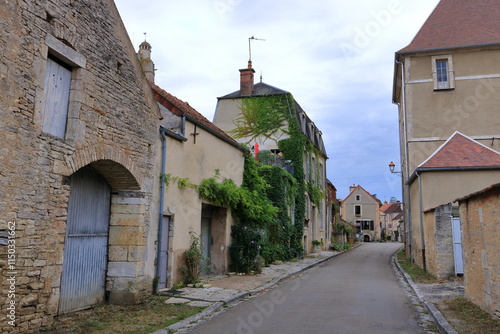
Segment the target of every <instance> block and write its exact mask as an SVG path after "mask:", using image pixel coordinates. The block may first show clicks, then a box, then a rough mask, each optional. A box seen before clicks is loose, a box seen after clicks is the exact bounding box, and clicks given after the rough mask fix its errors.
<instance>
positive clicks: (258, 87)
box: [218, 82, 289, 99]
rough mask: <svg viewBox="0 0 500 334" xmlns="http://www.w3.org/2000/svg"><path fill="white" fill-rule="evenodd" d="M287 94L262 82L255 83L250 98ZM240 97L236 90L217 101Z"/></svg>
mask: <svg viewBox="0 0 500 334" xmlns="http://www.w3.org/2000/svg"><path fill="white" fill-rule="evenodd" d="M288 93H289V92H287V91H285V90H282V89H279V88H276V87H274V86H271V85H268V84H266V83H263V82H259V83H256V84H255V85H253V92H252V95H251V96H261V95H281V94H288ZM240 97H241V95H240V91H239V90H237V91H235V92H232V93H230V94H227V95H224V96H221V97H219V98H218V99H239V98H240Z"/></svg>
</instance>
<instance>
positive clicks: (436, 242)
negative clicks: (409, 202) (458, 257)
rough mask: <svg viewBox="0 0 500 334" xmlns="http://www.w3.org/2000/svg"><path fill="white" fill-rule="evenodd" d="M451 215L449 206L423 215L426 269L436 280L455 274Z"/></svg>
mask: <svg viewBox="0 0 500 334" xmlns="http://www.w3.org/2000/svg"><path fill="white" fill-rule="evenodd" d="M451 214H452V205H451V204H445V205H441V206H439V207H437V208H435V209H433V210H430V211H427V212H426V213H425V214H424V222H425V223H424V224H425V227H424V231H425V245H426V246H425V253H426V262H427V263H426V267H427V271H428V272H429V273H431V274H433V275H434V276H436V277H437V278H438V279H443V278H447V277H450V276H453V275H454V274H455V260H454V255H453V238H452V230H451V229H452V227H451Z"/></svg>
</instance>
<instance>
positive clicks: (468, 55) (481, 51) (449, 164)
mask: <svg viewBox="0 0 500 334" xmlns="http://www.w3.org/2000/svg"><path fill="white" fill-rule="evenodd" d="M499 15H500V4H499V3H498V2H497V1H492V0H478V1H468V0H442V1H440V2H439V4H438V5H437V7H436V8H435V10H434V11H433V13H432V14H431V15H430V16H429V18H428V19H427V21H426V22H425V24H424V25H423V26H422V28H421V29H420V31H419V32H418V34H417V35H416V37H415V38H414V39H413V41H412V42H411V43H410V44H409V45H408V46H406V47H404V48H403V49H401V50H399V51H397V52H396V54H395V62H394V78H393V102H394V103H396V104H397V105H398V113H399V124H400V138H401V143H400V147H401V162H402V166H401V171H402V177H403V185H404V186H403V202H404V203H405V206H404V222H405V225H406V227H407V229H406V233H407V235H406V251H407V254H408V255H410V257H411V258H412V259H414V260H415V262H416V263H417V264H419V265H420V266H421V267H423V268H425V267H426V261H425V257H426V249H425V243H426V241H425V235H426V232H425V226H424V223H423V220H424V219H423V211H425V210H427V209H431V208H435V207H437V206H439V205H442V204H445V203H449V202H450V201H453V200H454V199H455V198H458V197H461V196H465V195H467V194H469V193H472V192H475V191H479V190H480V189H483V188H485V187H487V186H489V185H491V184H493V183H494V182H495V178H496V180H498V169H497V167H498V165H496V166H495V162H494V161H491V160H490V159H489V158H488V157H492V156H493V155H494V154H493V152H495V151H496V152H500V140H499V139H500V126H499V124H500V113H499V112H498V105H500V94H498V87H499V86H500V65H499V62H498V59H499V57H500V20H498V17H499ZM457 131H458V132H457ZM443 144H444V146H443ZM462 145H465V146H462ZM477 152H483V153H484V154H485V155H482V158H481V159H486V160H477V159H476V157H477ZM495 159H496V158H494V160H495Z"/></svg>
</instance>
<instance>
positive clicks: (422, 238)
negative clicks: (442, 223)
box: [417, 171, 427, 271]
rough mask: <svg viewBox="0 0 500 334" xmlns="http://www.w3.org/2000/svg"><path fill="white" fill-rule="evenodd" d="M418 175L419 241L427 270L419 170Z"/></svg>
mask: <svg viewBox="0 0 500 334" xmlns="http://www.w3.org/2000/svg"><path fill="white" fill-rule="evenodd" d="M417 177H418V202H419V211H420V214H419V216H420V242H421V243H422V262H423V265H424V270H425V271H427V264H426V260H425V235H424V210H423V208H422V178H421V177H420V174H419V172H418V171H417Z"/></svg>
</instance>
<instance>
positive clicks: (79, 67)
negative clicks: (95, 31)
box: [33, 34, 87, 139]
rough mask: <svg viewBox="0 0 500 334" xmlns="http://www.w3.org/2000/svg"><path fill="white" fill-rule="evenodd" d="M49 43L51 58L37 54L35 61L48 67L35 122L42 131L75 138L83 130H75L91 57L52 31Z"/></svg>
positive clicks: (37, 64)
mask: <svg viewBox="0 0 500 334" xmlns="http://www.w3.org/2000/svg"><path fill="white" fill-rule="evenodd" d="M45 44H46V45H47V48H48V54H47V57H42V56H41V55H40V56H38V57H35V59H34V64H36V66H37V67H40V68H45V74H44V77H43V78H41V79H43V81H42V80H37V81H40V85H39V86H37V93H36V103H35V113H34V116H33V121H34V123H35V125H36V127H37V129H38V130H39V131H43V132H45V133H49V134H51V135H54V136H57V137H60V138H68V139H75V138H76V136H80V135H81V133H80V132H77V131H74V130H75V129H76V127H77V126H78V124H77V123H78V116H79V112H80V108H81V104H80V103H74V102H76V101H80V99H81V98H82V97H81V96H80V95H79V94H78V93H79V91H80V89H81V88H80V85H79V84H76V83H77V82H81V81H82V71H83V69H85V66H86V63H87V60H86V59H85V57H84V56H83V55H81V54H80V53H78V52H77V51H75V50H74V49H73V48H72V47H71V46H69V45H67V44H65V43H63V42H62V41H60V40H59V39H57V38H56V37H54V36H52V35H51V34H47V36H46V38H45Z"/></svg>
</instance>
